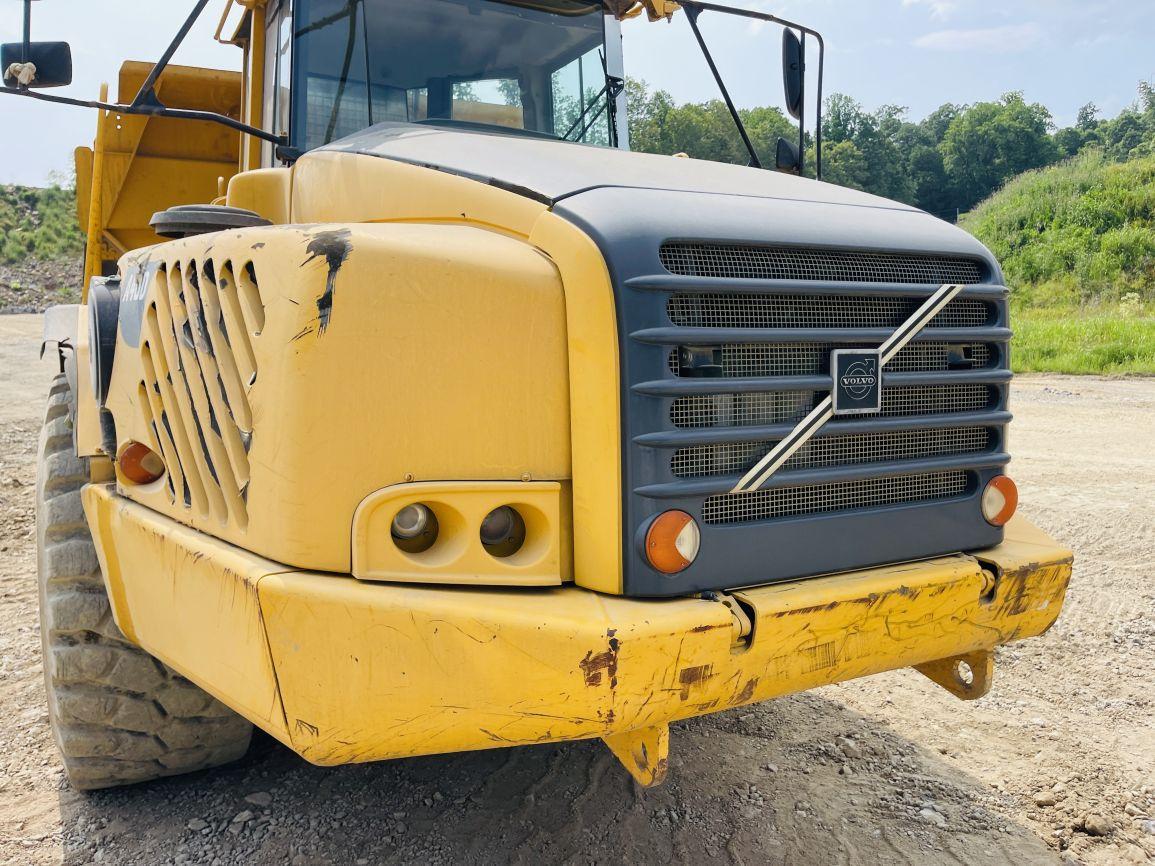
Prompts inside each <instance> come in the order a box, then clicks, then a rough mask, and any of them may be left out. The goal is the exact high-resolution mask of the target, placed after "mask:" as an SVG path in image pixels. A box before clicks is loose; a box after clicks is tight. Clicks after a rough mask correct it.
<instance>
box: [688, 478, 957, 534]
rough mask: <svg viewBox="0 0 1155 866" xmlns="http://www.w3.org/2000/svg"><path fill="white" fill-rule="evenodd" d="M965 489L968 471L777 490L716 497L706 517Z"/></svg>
mask: <svg viewBox="0 0 1155 866" xmlns="http://www.w3.org/2000/svg"><path fill="white" fill-rule="evenodd" d="M966 490H967V473H966V472H962V471H954V472H936V473H925V474H920V475H894V476H889V477H885V478H869V479H866V480H862V481H840V482H834V483H831V484H807V485H803V486H799V487H772V488H769V489H763V490H755V491H753V492H752V493H726V494H722V495H720V496H711V497H709V498H708V499H707V500H706V501H705V503H704V504H703V506H702V519H703V520H704V521H705V522H706V523H708V524H719V523H745V522H748V521H753V520H769V519H772V518H779V517H791V516H794V515H799V514H819V513H824V512H831V511H845V510H849V509H854V508H866V507H878V506H881V505H895V504H898V503H909V502H927V501H930V500H935V499H947V498H950V497H954V496H959V495H961V494H963V493H965V492H966Z"/></svg>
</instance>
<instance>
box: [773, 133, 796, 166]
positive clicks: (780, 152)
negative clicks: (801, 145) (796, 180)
mask: <svg viewBox="0 0 1155 866" xmlns="http://www.w3.org/2000/svg"><path fill="white" fill-rule="evenodd" d="M800 163H801V160H800V159H799V156H798V148H797V147H795V146H794V144H793V142H789V141H787V140H786V139H784V138H780V139H778V148H777V150H775V152H774V167H775V168H776V169H778V170H779V171H788V172H790V173H791V174H798V173H799V172H800V171H801V170H802V166H801V165H800Z"/></svg>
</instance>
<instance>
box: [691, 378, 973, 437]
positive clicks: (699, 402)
mask: <svg viewBox="0 0 1155 866" xmlns="http://www.w3.org/2000/svg"><path fill="white" fill-rule="evenodd" d="M824 393H825V392H818V391H777V392H765V393H762V392H755V393H751V394H695V395H693V396H689V397H679V398H678V399H677V400H675V401H674V402H673V404H672V405H671V406H670V421H671V422H672V423H673V425H674V426H675V427H681V428H700V427H763V426H769V425H771V424H784V423H786V422H789V421H801V420H802V419H803V418H804V417H806V414H807V413H808V412H809V411H810V410H811V409H813V408H814V405H815V403H816V402H817V401H818V399H819V398H820V397H821V396H822V395H823V394H824ZM991 402H992V399H991V391H990V388H988V387H987V386H986V385H977V384H971V383H966V384H961V385H919V386H915V387H910V388H883V390H882V410H881V411H880V412H879V413H878V414H879V415H885V416H895V415H941V414H943V413H946V412H977V411H980V410H982V409H985V408H987V406H989V405H990V404H991ZM835 423H837V422H835Z"/></svg>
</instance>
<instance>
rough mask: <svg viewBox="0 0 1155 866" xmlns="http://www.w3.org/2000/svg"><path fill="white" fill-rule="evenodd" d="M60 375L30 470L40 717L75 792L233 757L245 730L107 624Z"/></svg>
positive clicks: (82, 465) (240, 750) (68, 397)
mask: <svg viewBox="0 0 1155 866" xmlns="http://www.w3.org/2000/svg"><path fill="white" fill-rule="evenodd" d="M72 399H73V398H72V393H71V389H70V388H69V386H68V380H67V378H66V377H65V376H63V375H60V376H57V377H56V378H55V379H54V380H53V382H52V388H51V390H50V391H49V395H48V410H47V413H46V416H45V419H44V428H43V430H42V432H41V434H40V451H39V461H38V465H37V472H36V542H37V570H38V573H39V583H40V639H41V647H42V650H43V661H44V684H45V688H46V690H47V693H48V718H49V722H50V724H51V726H52V734H53V736H54V737H55V739H56V745H57V746H58V747H59V749H60V754H61V757H62V758H63V759H64V770H65V772H66V774H67V775H68V780H69V782H71V783H72V786H73V787H74V788H79V789H81V790H91V789H95V788H110V787H114V786H116V785H129V784H132V783H134V782H145V781H148V780H150V779H157V778H160V777H162V776H173V775H178V774H180V773H190V772H193V771H195V770H203V769H206V768H208V767H216V766H219V765H221V764H226V763H228V762H229V761H235V760H236V759H237V758H239V757H241V756H242V755H243V754H244V753H245V751H246V750H247V749H248V746H249V738H250V736H251V735H252V725H251V724H250V723H249V722H248V721H246V720H245V719H243V718H241V717H240V716H238V715H237V714H236V713H234V712H233V711H232V710H230V709H229V708H228V707H226V706H225V705H224V704H222V703H220V702H219V701H217V700H216V699H215V698H213V697H212V696H211V695H209V694H207V693H206V692H204V691H202V690H201V689H200V688H198V687H197V686H195V685H193V684H192V683H191V682H189V681H188V680H186V679H185V678H184V677H182V676H180V675H179V674H177V673H176V672H174V671H172V670H170V669H169V668H168V667H166V666H165V665H164V664H163V663H162V662H160V661H159V660H157V659H155V658H153V657H152V656H150V655H149V654H148V653H146V652H145V651H144V650H142V649H140V647H137V646H135V645H134V644H132V643H130V642H129V641H128V639H127V638H125V636H124V635H123V634H122V633H121V631H120V629H119V628H117V626H116V623H115V622H114V621H113V619H112V610H111V608H110V607H109V603H108V596H107V594H106V593H105V589H104V578H103V577H102V576H101V573H100V564H99V563H98V561H97V558H96V548H95V546H94V545H93V542H92V535H91V533H90V532H89V529H88V523H87V522H86V521H85V518H84V510H83V508H82V506H81V499H80V489H81V487H83V486H84V485H85V484H86V483H87V482H88V466H87V461H86V460H84V459H81V458H78V457H77V456H76V449H75V447H74V444H73V432H72V420H71V416H70V411H69V408H70V405H71V403H72Z"/></svg>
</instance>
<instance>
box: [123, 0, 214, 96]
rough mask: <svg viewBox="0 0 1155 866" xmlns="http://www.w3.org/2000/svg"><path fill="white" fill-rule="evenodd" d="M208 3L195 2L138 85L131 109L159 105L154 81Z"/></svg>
mask: <svg viewBox="0 0 1155 866" xmlns="http://www.w3.org/2000/svg"><path fill="white" fill-rule="evenodd" d="M208 3H209V0H197V5H196V6H195V7H193V10H192V11H191V12H190V13H189V16H188V18H186V19H185V22H184V24H182V25H181V27H180V30H178V31H177V34H176V36H174V37H173V40H172V42H170V43H169V45H168V48H166V49H165V50H164V54H162V55H161V57H160V60H158V61H157V62H156V63H154V64H153V66H152V69H151V70H150V71H149V73H148V76H147V77H146V78H145V79H144V82H143V83H142V84H141V85H140V90H138V91H137V92H136V96H134V97H133V99H132V107H133V108H139V107H141V106H145V105H160V104H161V103H160V100H158V99H157V98H156V93H155V92H154V88H155V87H156V81H157V79H158V78H160V74H161V73H162V72H164V70H165V68H166V67H167V66H168V63H169V61H170V60H172V56H173V55H174V54H175V53H176V50H177V49H178V48H180V46H181V43H182V42H184V40H185V37H186V36H188V33H189V31H190V30H192V26H193V24H195V23H196V20H197V18H199V17H200V14H201V12H203V11H204V8H205V7H206V6H207V5H208Z"/></svg>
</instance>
